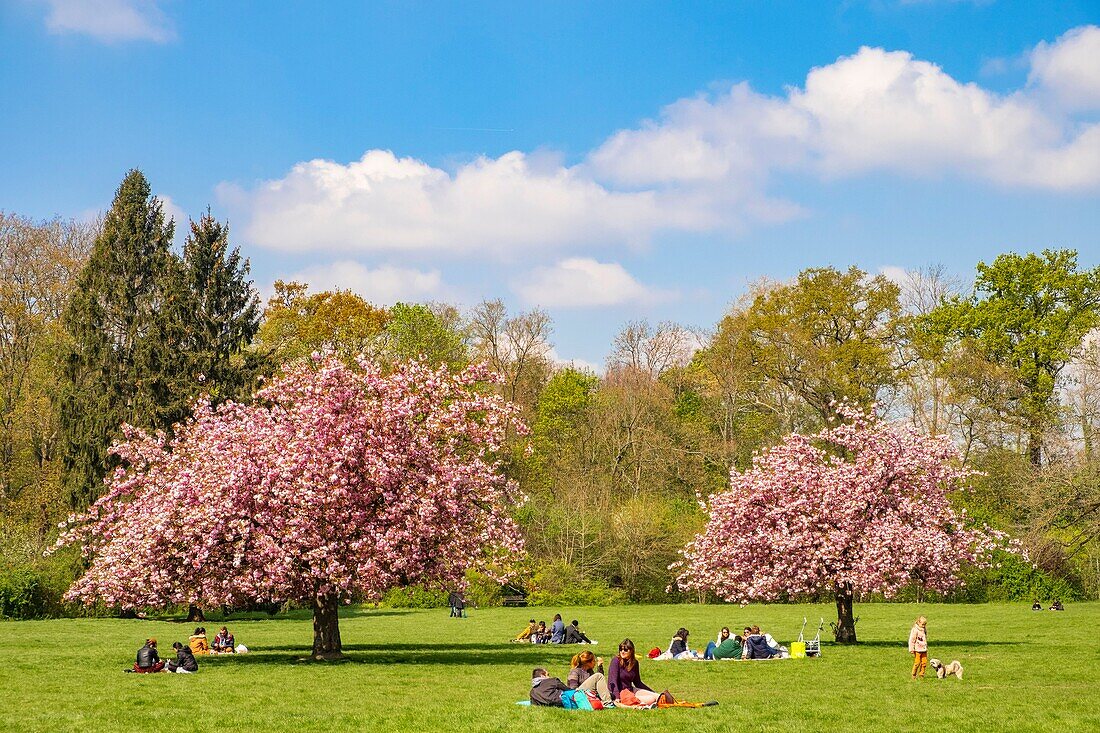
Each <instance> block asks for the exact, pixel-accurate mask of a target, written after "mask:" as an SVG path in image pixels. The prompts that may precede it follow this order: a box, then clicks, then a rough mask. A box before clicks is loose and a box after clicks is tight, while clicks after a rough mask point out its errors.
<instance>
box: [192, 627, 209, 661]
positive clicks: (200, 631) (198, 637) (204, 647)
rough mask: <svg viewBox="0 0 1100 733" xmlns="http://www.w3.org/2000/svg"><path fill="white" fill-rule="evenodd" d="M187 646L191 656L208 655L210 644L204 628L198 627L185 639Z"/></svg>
mask: <svg viewBox="0 0 1100 733" xmlns="http://www.w3.org/2000/svg"><path fill="white" fill-rule="evenodd" d="M187 646H189V647H191V652H192V653H193V654H200V655H201V654H209V653H210V642H209V641H207V639H206V627H204V626H200V627H199V628H197V629H195V633H193V634H191V636H190V638H188V639H187Z"/></svg>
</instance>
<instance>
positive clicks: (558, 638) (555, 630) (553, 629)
mask: <svg viewBox="0 0 1100 733" xmlns="http://www.w3.org/2000/svg"><path fill="white" fill-rule="evenodd" d="M550 643H551V644H564V643H565V622H564V621H562V620H561V614H560V613H555V614H554V623H553V625H551V626H550Z"/></svg>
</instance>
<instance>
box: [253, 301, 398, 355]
mask: <svg viewBox="0 0 1100 733" xmlns="http://www.w3.org/2000/svg"><path fill="white" fill-rule="evenodd" d="M388 320H389V316H388V314H387V313H386V311H385V310H384V309H382V308H376V307H375V306H373V305H371V304H370V303H368V302H367V301H366V300H364V299H363V298H361V297H360V296H358V295H356V294H355V293H352V292H350V291H347V290H336V291H325V292H321V293H313V294H309V293H308V286H307V285H303V284H302V283H297V282H290V283H285V282H283V281H282V280H278V281H276V282H275V294H274V295H273V296H272V297H271V299H270V300H269V301H268V304H267V308H266V309H265V310H264V314H263V324H262V325H261V326H260V329H259V332H258V333H257V335H256V339H255V343H254V347H255V351H256V352H257V353H258V354H259V355H261V356H262V357H264V358H266V359H267V360H268V361H269V362H270V365H271V367H272V368H277V367H278V366H280V365H282V364H286V363H288V362H290V361H293V360H295V359H300V358H302V357H305V356H308V355H309V354H311V353H312V352H314V351H320V352H322V353H323V352H326V351H333V352H335V353H336V354H338V355H339V356H340V357H341V358H343V359H347V360H350V359H354V358H355V357H357V356H358V355H360V354H366V355H367V356H371V357H377V356H379V354H380V350H381V348H382V345H381V343H380V339H381V336H382V334H383V332H384V330H385V326H386V322H387V321H388Z"/></svg>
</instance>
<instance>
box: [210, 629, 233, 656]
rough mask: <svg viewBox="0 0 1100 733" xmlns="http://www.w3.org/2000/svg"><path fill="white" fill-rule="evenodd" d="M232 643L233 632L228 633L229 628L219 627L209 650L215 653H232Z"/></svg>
mask: <svg viewBox="0 0 1100 733" xmlns="http://www.w3.org/2000/svg"><path fill="white" fill-rule="evenodd" d="M234 646H235V645H234V643H233V634H230V633H229V629H227V628H226V627H224V626H223V627H221V630H220V631H218V634H217V636H215V637H214V643H213V645H211V647H210V651H212V652H214V653H215V654H233V653H235V652H236V649H235V648H234Z"/></svg>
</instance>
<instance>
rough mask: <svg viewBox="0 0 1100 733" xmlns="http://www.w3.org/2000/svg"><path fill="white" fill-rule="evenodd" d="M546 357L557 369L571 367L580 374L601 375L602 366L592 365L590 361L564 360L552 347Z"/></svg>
mask: <svg viewBox="0 0 1100 733" xmlns="http://www.w3.org/2000/svg"><path fill="white" fill-rule="evenodd" d="M547 357H549V359H550V361H552V362H553V363H554V364H555V365H556V366H557V367H558V368H559V369H563V368H565V367H572V368H573V369H576V370H578V371H582V372H592V373H593V374H597V375H600V374H603V365H601V364H594V363H592V362H590V361H585V360H584V359H566V358H565V357H563V356H562V355H561V354H559V353H558V352H557V350H556V349H554V348H553V347H551V348H550V351H549V353H547Z"/></svg>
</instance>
